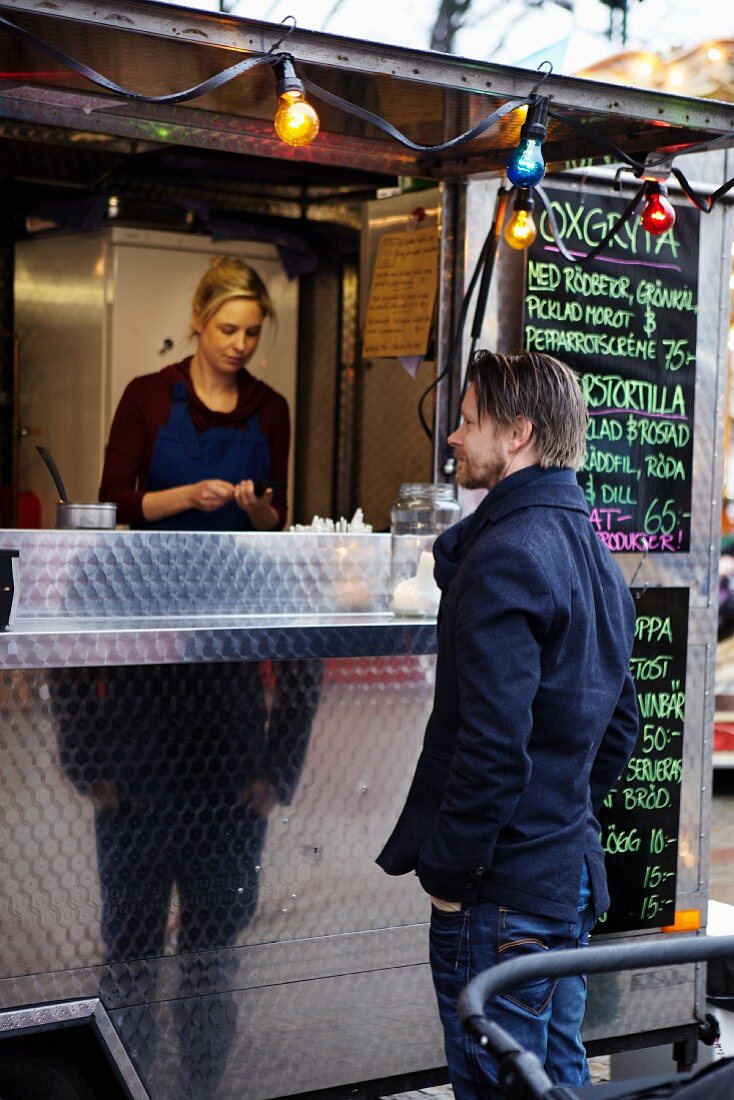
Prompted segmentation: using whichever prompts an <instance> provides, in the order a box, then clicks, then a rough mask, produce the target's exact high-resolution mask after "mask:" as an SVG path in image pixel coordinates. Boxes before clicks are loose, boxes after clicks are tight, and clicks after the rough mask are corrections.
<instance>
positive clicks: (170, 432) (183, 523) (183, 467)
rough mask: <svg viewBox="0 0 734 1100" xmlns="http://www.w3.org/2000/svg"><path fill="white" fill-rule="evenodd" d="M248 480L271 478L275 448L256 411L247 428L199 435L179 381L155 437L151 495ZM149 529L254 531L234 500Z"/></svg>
mask: <svg viewBox="0 0 734 1100" xmlns="http://www.w3.org/2000/svg"><path fill="white" fill-rule="evenodd" d="M245 478H247V479H251V480H252V481H267V480H268V479H269V478H270V447H269V445H268V439H267V436H265V435H263V433H262V431H261V429H260V418H259V417H258V415H257V413H253V415H252V416H251V417H250V419H249V420H248V421H247V423H246V424H245V426H244V428H209V429H208V430H207V431H204V432H198V431H197V430H196V428H195V427H194V423H193V421H192V419H191V414H190V413H189V399H188V391H187V389H186V385H185V383H184V382H176V383H175V384H174V386H173V405H172V406H171V414H170V416H169V417H168V422H167V423H166V424H165V425H164V426H163V427H162V428H160V429H159V431H158V435H157V436H156V441H155V447H154V450H153V458H152V459H151V462H150V470H149V471H148V491H149V492H153V493H155V492H158V491H159V490H161V489H175V488H177V487H178V486H179V485H193V484H195V483H196V482H197V481H207V480H211V479H217V480H220V481H229V482H231V483H232V484H233V485H237V484H238V483H239V482H240V481H242V480H243V479H245ZM147 526H148V527H151V528H156V529H159V530H165V531H251V530H252V524H251V523H250V520H249V517H248V515H247V512H245V511H243V510H242V508H240V506H239V505H238V504H237V502H236V501H234V500H232V501H230V502H229V503H228V504H225V505H224V506H223V507H222V508H218V509H217V510H216V511H215V512H201V511H199V510H198V509H197V508H190V509H187V511H185V512H180V513H179V514H178V515H177V516H168V517H167V518H166V519H159V520H155V521H154V522H152V523H148V524H147Z"/></svg>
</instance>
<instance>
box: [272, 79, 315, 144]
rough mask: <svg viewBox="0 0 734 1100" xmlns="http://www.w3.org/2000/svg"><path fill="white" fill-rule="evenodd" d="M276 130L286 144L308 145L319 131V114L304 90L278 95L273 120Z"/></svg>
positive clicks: (289, 91)
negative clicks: (304, 93) (306, 97)
mask: <svg viewBox="0 0 734 1100" xmlns="http://www.w3.org/2000/svg"><path fill="white" fill-rule="evenodd" d="M273 125H274V126H275V132H276V134H277V135H278V137H279V138H280V140H281V141H284V142H285V144H286V145H292V146H295V147H298V146H300V145H308V144H310V142H312V141H313V139H314V138H315V137H316V135H317V134H318V132H319V116H318V115H317V114H316V111H315V110H314V108H313V107H312V106H311V104H310V103H309V102H308V101H307V100H306V99H305V98H304V95H303V92H298V91H292V90H288V91H285V92H283V93H282V94H281V95H280V96H279V97H278V110H277V111H276V112H275V119H274V120H273Z"/></svg>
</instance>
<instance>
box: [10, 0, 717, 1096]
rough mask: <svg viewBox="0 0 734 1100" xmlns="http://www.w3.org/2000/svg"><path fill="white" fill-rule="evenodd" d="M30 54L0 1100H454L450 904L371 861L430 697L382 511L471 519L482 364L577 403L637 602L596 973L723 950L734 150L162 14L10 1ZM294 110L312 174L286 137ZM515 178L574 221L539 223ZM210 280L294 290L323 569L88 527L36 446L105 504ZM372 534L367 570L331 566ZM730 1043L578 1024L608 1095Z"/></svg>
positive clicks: (615, 109) (481, 75)
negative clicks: (515, 163) (675, 949)
mask: <svg viewBox="0 0 734 1100" xmlns="http://www.w3.org/2000/svg"><path fill="white" fill-rule="evenodd" d="M0 51H1V52H2V66H1V69H0V104H1V106H2V113H1V117H0V138H1V139H2V146H0V148H1V149H2V152H3V167H4V176H3V179H4V183H3V197H4V212H3V215H4V221H3V225H4V230H5V231H4V233H3V236H2V240H1V241H0V251H1V254H2V273H3V275H2V279H0V313H1V315H2V320H1V321H0V325H1V326H2V333H1V335H2V347H1V349H0V350H1V352H2V357H3V358H2V370H3V379H4V381H3V386H2V389H3V393H4V395H5V396H4V402H3V405H2V408H1V409H0V416H2V418H3V419H2V424H3V429H2V431H3V433H4V436H3V438H4V439H5V442H6V446H5V450H4V452H3V455H2V459H1V460H2V463H3V476H2V480H3V482H4V483H6V485H7V487H8V491H7V492H6V494H5V496H4V497H3V509H4V514H3V529H2V531H0V551H1V552H0V560H1V562H2V567H3V569H4V573H3V590H4V594H5V596H6V597H7V598H6V599H5V603H4V604H3V607H4V608H6V615H5V621H6V622H7V623H8V626H7V629H5V630H4V631H3V632H2V633H1V634H0V662H1V663H2V672H1V674H0V707H1V708H2V719H3V720H2V723H1V724H0V730H1V731H2V732H1V733H0V736H1V737H2V744H3V768H2V772H1V778H0V806H1V807H2V822H3V830H2V832H3V836H2V848H1V849H0V851H1V852H2V882H3V886H2V941H1V942H2V947H1V948H0V955H1V958H2V962H1V964H0V966H1V970H0V997H1V1001H0V1095H2V1097H3V1100H13V1098H14V1097H20V1096H27V1095H33V1096H39V1097H41V1096H43V1097H48V1096H54V1097H60V1098H65V1100H88V1098H89V1097H98V1098H105V1100H110V1098H112V1097H116V1096H119V1097H135V1098H143V1097H150V1098H152V1100H174V1098H180V1097H187V1098H191V1100H193V1098H197V1100H199V1098H200V1100H203V1098H205V1097H206V1098H209V1097H217V1098H222V1100H226V1098H227V1097H232V1098H234V1097H238V1098H241V1097H247V1098H248V1100H267V1098H271V1097H286V1096H287V1097H295V1096H303V1095H309V1096H318V1097H320V1098H323V1100H326V1098H328V1097H334V1098H336V1097H338V1096H343V1095H345V1094H346V1091H347V1090H348V1091H349V1095H353V1096H363V1097H370V1096H375V1097H376V1096H380V1095H384V1094H386V1093H388V1092H393V1093H394V1092H397V1091H400V1090H401V1089H406V1088H414V1087H422V1086H427V1085H430V1084H435V1083H439V1082H441V1081H445V1080H446V1071H445V1067H444V1056H443V1049H442V1037H441V1034H440V1027H439V1023H438V1019H437V1014H436V1010H435V1005H434V996H433V990H432V986H431V980H430V974H429V968H428V961H427V906H426V899H425V897H424V896H422V894H421V891H420V889H419V887H418V883H417V881H416V880H415V879H414V878H413V877H412V876H407V877H405V878H402V879H388V878H386V877H385V876H383V875H382V873H381V872H380V871H379V870H378V868H377V867H376V866H375V864H374V858H375V855H376V854H377V852H378V851H379V849H380V847H381V845H382V843H383V842H384V840H385V838H386V836H387V834H388V832H389V830H390V828H391V826H392V823H393V821H394V818H395V816H396V814H397V812H398V810H399V808H400V807H401V805H402V800H403V798H404V796H405V793H406V790H407V786H408V783H409V781H410V778H411V775H412V771H413V766H414V763H415V760H416V758H417V754H418V752H419V748H420V744H421V740H422V735H423V730H424V728H425V722H426V720H427V717H428V714H429V712H430V707H431V701H432V680H433V660H434V657H433V655H434V653H435V622H433V621H432V620H431V618H430V617H426V616H421V615H417V614H416V615H410V614H408V615H395V614H393V613H391V612H390V610H389V603H388V601H389V596H390V585H391V580H390V575H391V574H390V560H391V536H390V534H389V524H390V505H391V501H392V500H393V498H394V497H395V495H396V493H397V490H398V487H399V485H400V484H401V483H406V482H414V483H444V482H447V481H450V477H451V467H450V464H449V463H448V461H447V460H448V458H449V456H448V455H447V447H446V438H447V436H448V434H450V431H451V430H452V426H453V424H454V422H455V419H456V415H457V409H458V405H459V401H460V396H461V385H462V377H463V374H464V370H465V367H466V362H467V357H468V355H469V354H470V353H471V351H472V349H473V348H474V347H475V346H476V345H477V344H478V343H481V344H483V345H490V346H493V347H496V348H498V349H500V350H513V349H514V348H517V347H518V346H521V345H523V344H525V345H526V346H528V347H533V348H535V349H537V350H542V351H548V352H552V353H553V354H556V355H558V356H559V357H561V358H565V359H568V360H569V361H570V362H571V363H572V364H573V365H574V367H576V368H577V369H578V370H579V372H580V375H581V378H582V382H583V386H584V392H585V394H586V398H587V402H588V405H589V410H590V414H591V416H590V420H591V429H590V433H589V452H588V455H587V461H586V464H585V467H584V470H583V471H582V472H581V474H580V480H581V483H582V485H583V487H584V490H585V493H586V495H587V499H588V500H589V504H590V509H591V516H592V522H593V523H594V524H595V526H596V528H597V531H598V533H599V537H600V538H602V539H603V540H604V541H605V542H606V543H607V544H608V545H609V546H610V548H611V549H612V551H613V552H615V554H616V555H617V559H618V561H619V564H620V566H621V568H622V570H623V571H624V574H625V577H626V579H627V580H628V583H629V584H630V586H631V588H632V590H633V592H634V594H635V597H636V599H637V602H638V628H637V639H636V647H635V653H634V656H633V666H634V672H635V675H636V679H637V683H638V688H639V700H640V712H641V725H640V741H639V744H638V747H637V750H636V752H635V755H634V757H633V759H632V761H631V762H630V765H629V767H628V769H627V770H626V772H625V773H624V775H623V776H622V777H620V781H619V783H618V785H617V788H616V789H615V790H614V791H613V792H612V793H611V794H610V796H609V799H608V800H607V806H606V807H605V818H604V821H603V830H604V845H605V849H606V852H607V856H608V865H609V873H610V881H611V886H612V895H613V903H612V908H611V909H610V912H609V914H608V917H607V920H606V922H604V923H602V924H601V925H600V926H599V928H598V929H597V932H596V934H595V937H594V938H595V941H596V942H604V941H607V940H610V939H612V940H613V939H623V940H627V939H630V940H643V941H644V938H646V937H649V938H650V939H651V940H653V939H656V938H659V937H661V936H671V935H676V936H685V935H689V936H693V935H703V934H705V929H706V906H707V898H708V894H707V859H708V857H707V830H708V819H709V797H710V769H711V731H712V724H713V712H714V699H713V683H714V680H713V677H714V655H715V643H716V592H717V567H718V541H719V516H720V506H719V505H720V495H721V482H722V463H723V458H722V447H721V444H720V441H721V439H722V426H723V416H724V399H725V393H726V372H727V354H728V353H727V334H728V327H729V310H730V305H729V269H730V262H731V260H730V244H729V242H730V238H731V210H730V207H729V206H728V204H727V192H726V190H725V189H723V185H724V183H725V182H726V181H727V180H728V179H729V178H730V177H731V176H732V175H734V170H733V168H732V164H733V162H732V156H731V152H730V148H731V146H732V145H734V108H733V107H732V106H731V105H730V104H723V103H717V102H711V101H701V100H695V99H688V98H686V97H684V96H681V95H677V94H676V95H669V94H665V93H656V92H650V91H641V90H637V89H634V88H621V87H616V86H612V85H605V84H601V83H595V82H591V81H586V80H579V79H572V78H568V77H564V76H556V75H554V74H552V73H551V74H548V73H547V72H545V70H541V71H540V72H532V71H527V70H523V69H519V68H511V67H504V66H499V65H495V64H492V63H490V62H486V61H474V60H467V59H462V58H456V57H451V56H444V55H439V54H435V53H431V52H426V51H418V50H409V49H398V48H392V47H386V46H383V45H376V44H373V43H368V42H362V41H357V40H352V39H346V38H340V37H336V36H331V35H325V34H317V33H312V32H307V31H304V30H301V29H299V28H293V27H291V26H290V25H289V24H286V25H273V24H269V23H262V22H254V21H251V20H245V19H240V18H235V17H233V16H229V15H215V14H208V13H202V12H197V11H190V10H188V9H184V8H177V7H173V6H168V5H165V6H164V5H157V4H155V3H145V2H142V0H119V2H116V3H115V4H114V5H113V4H99V3H96V2H92V0H67V2H65V3H64V4H53V3H49V2H48V0H0ZM294 82H295V84H294ZM278 84H280V90H281V92H282V90H283V87H284V86H285V90H286V91H289V90H290V91H291V92H293V91H294V90H295V92H296V93H297V96H296V98H298V96H301V95H303V96H305V97H306V98H307V99H308V100H309V101H310V102H311V103H312V104H313V105H315V106H316V108H317V110H318V112H319V116H320V131H319V133H318V136H317V137H316V138H315V139H314V140H313V141H311V142H310V144H307V145H304V146H292V145H288V144H284V143H283V141H281V139H280V138H279V137H278V136H277V135H276V133H275V132H274V130H273V116H274V113H275V110H276V106H277V91H278ZM296 85H299V86H296ZM539 100H541V101H543V102H540V103H539ZM540 116H543V117H540ZM526 122H527V128H526V129H524V126H525V123H526ZM533 127H536V129H533ZM542 130H545V131H546V135H545V137H544V138H543V137H542V135H541V137H539V136H538V135H539V133H540V132H541V131H542ZM530 131H532V132H530ZM528 141H532V142H534V143H535V145H536V146H538V147H540V146H542V155H543V157H544V160H545V166H546V172H545V178H544V179H543V182H542V186H535V184H529V183H528V178H525V179H524V180H523V182H524V183H526V184H527V186H523V187H522V188H520V190H519V191H515V192H513V193H509V192H508V191H507V190H506V180H505V169H506V165H507V162H508V158H512V157H514V156H515V154H516V152H517V150H518V148H519V147H520V145H522V144H523V143H525V145H526V146H527V142H528ZM536 152H537V149H536ZM620 167H623V168H625V169H628V170H625V171H618V168H620ZM676 173H677V174H676ZM666 186H667V197H666V196H665V195H664V194H663V189H664V188H665V187H666ZM712 195H713V196H714V197H715V201H714V202H713V204H711V203H710V202H709V199H710V197H711V196H712ZM661 196H662V197H663V198H666V202H670V203H671V204H672V209H673V210H674V213H675V215H676V217H675V223H674V224H673V223H672V222H670V221H669V222H668V224H667V227H666V228H665V231H664V232H663V233H662V234H660V233H658V234H656V233H651V232H649V231H648V229H647V228H646V227H645V221H644V220H643V222H642V223H640V216H641V215H640V211H642V217H643V219H644V217H645V215H646V212H647V214H648V219H649V217H650V216H652V215H651V214H650V210H652V209H653V208H656V206H659V205H661V202H660V197H661ZM692 199H693V200H698V203H699V206H696V205H695V202H694V201H691V200H692ZM529 200H531V201H533V202H535V209H534V217H535V223H536V231H537V233H536V236H535V239H534V240H533V241H532V243H530V242H529V241H528V240H527V239H526V241H525V242H524V243H528V244H529V248H528V249H527V250H525V249H518V248H516V247H515V246H514V245H512V246H510V245H509V244H508V243H507V242H506V237H505V232H504V229H503V226H504V227H505V229H507V230H508V231H509V232H510V236H512V233H513V231H514V230H517V229H518V227H521V226H522V224H527V220H528V218H527V215H528V214H529V213H531V214H532V213H533V211H532V210H529V209H528V207H529ZM662 206H663V208H664V210H665V204H662ZM709 206H710V209H709ZM699 207H700V208H699ZM511 222H512V223H514V230H511V229H510V223H511ZM648 225H649V220H648ZM515 244H517V240H515ZM217 254H227V255H236V256H242V257H244V258H245V259H247V261H248V262H249V263H252V265H253V266H254V267H256V268H261V269H262V271H263V273H264V276H265V277H266V279H267V281H268V283H269V285H270V286H271V288H272V291H273V296H274V300H275V306H276V311H277V312H278V326H277V328H276V331H275V333H274V335H273V338H272V343H268V340H267V339H265V338H264V339H263V347H262V348H261V352H262V360H261V361H260V364H259V366H257V365H254V366H253V370H257V369H259V370H261V371H262V373H263V376H264V377H269V378H277V383H274V384H275V385H276V388H278V389H279V391H280V392H282V393H283V394H284V395H285V396H286V398H287V400H288V401H289V403H290V409H291V419H292V423H293V426H294V446H293V448H292V453H293V462H292V466H291V475H290V480H291V487H290V500H291V505H290V507H291V511H290V518H291V519H292V520H293V522H294V524H295V525H296V526H298V525H300V526H301V527H306V528H309V529H305V530H303V529H302V530H298V529H296V530H289V531H284V532H277V533H274V532H273V533H266V532H249V533H231V532H194V531H151V530H124V529H117V528H115V527H112V526H109V527H108V529H98V528H97V529H91V528H85V527H84V526H83V520H81V519H79V520H78V521H77V523H76V524H75V525H72V526H66V527H58V526H57V505H56V502H57V494H55V493H54V491H53V486H52V483H51V479H50V475H49V472H48V470H47V469H46V468H45V467H44V465H43V463H42V461H41V458H40V457H39V455H38V453H37V446H39V445H40V446H42V447H46V449H47V450H48V452H49V453H50V454H51V455H52V457H53V458H55V460H56V463H57V466H58V468H59V471H60V474H61V477H62V479H63V480H64V483H65V487H66V489H68V491H69V493H70V495H71V497H72V501H71V503H73V502H74V500H77V501H78V502H79V504H80V505H83V504H85V503H90V502H93V501H96V499H97V498H96V492H97V486H98V484H99V475H100V470H101V462H102V454H103V448H104V443H105V439H106V437H107V433H108V431H109V425H110V419H111V417H112V414H113V412H114V408H115V405H116V402H117V400H118V398H119V395H120V393H121V392H122V389H123V388H124V386H125V385H126V383H127V382H128V381H129V380H130V378H132V377H133V376H135V375H138V374H144V373H146V372H151V371H154V370H157V369H159V368H160V367H161V366H163V365H165V363H166V362H168V361H172V360H173V358H174V357H175V356H176V354H177V352H178V345H179V342H180V341H182V340H183V338H184V334H185V328H186V323H187V320H188V311H189V303H190V300H191V293H192V291H193V287H194V285H195V283H196V280H197V279H198V277H199V274H200V273H201V271H202V269H203V267H205V266H206V263H207V262H208V259H209V257H210V256H211V255H217ZM386 296H387V301H388V307H387V308H385V307H384V302H385V298H386ZM380 301H381V302H382V303H383V307H382V312H381V311H380V308H378V305H379V302H380ZM434 305H435V309H434ZM408 329H410V330H411V335H410V339H404V337H405V336H406V333H407V332H408ZM413 330H416V331H417V332H418V335H416V334H415V332H414V331H413ZM169 356H170V360H169V358H168V357H169ZM419 399H420V400H421V416H422V418H423V422H424V424H425V427H427V429H428V434H427V433H426V432H425V431H424V428H423V426H422V424H421V417H420V416H419V415H418V414H417V412H416V408H417V406H418V404H419ZM429 436H430V438H429ZM462 504H463V505H464V506H465V507H470V506H471V501H470V500H469V499H466V500H462ZM358 507H361V508H362V509H363V511H364V518H365V520H366V521H367V523H368V524H370V525H371V526H372V527H373V530H372V531H368V530H366V529H365V528H364V526H363V525H361V524H359V523H358V522H355V523H354V524H353V525H352V524H350V523H346V522H345V523H344V524H343V525H342V529H341V530H339V529H338V528H337V529H336V530H333V531H331V530H321V529H317V528H315V527H314V526H313V525H311V526H310V527H309V521H310V520H311V517H313V516H314V515H318V516H323V517H331V518H334V519H338V518H339V517H340V516H352V514H353V512H354V511H355V510H356V509H357V508H358ZM39 513H40V515H39ZM80 514H82V513H80ZM11 597H12V599H11ZM6 605H7V607H6ZM255 780H257V781H262V782H265V781H267V784H266V785H267V790H268V792H269V796H270V797H269V802H268V805H267V806H266V805H265V803H263V804H262V805H261V806H260V808H259V809H258V811H257V812H255V811H254V810H252V804H253V802H252V800H253V790H254V787H253V783H254V782H255ZM111 945H114V947H112V946H111ZM706 1029H707V1020H706V1004H705V995H704V973H703V970H702V968H701V967H700V966H697V965H694V964H690V965H685V966H679V967H664V968H658V969H653V970H644V971H631V972H629V973H625V974H621V975H611V976H603V977H602V976H597V980H595V981H590V992H589V1005H588V1012H587V1019H586V1023H585V1033H584V1034H585V1039H586V1041H587V1045H588V1048H589V1050H590V1051H591V1052H600V1053H602V1052H610V1051H615V1050H624V1049H628V1048H632V1047H642V1046H655V1045H661V1044H675V1051H676V1057H677V1058H678V1060H679V1061H680V1062H691V1061H693V1060H695V1050H696V1044H697V1041H698V1039H699V1036H700V1035H701V1034H702V1032H705V1031H706ZM29 1090H33V1091H31V1092H29Z"/></svg>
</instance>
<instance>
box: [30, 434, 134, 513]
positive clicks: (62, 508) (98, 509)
mask: <svg viewBox="0 0 734 1100" xmlns="http://www.w3.org/2000/svg"><path fill="white" fill-rule="evenodd" d="M36 450H37V451H38V453H39V455H40V456H41V458H42V459H43V461H44V462H45V463H46V466H47V467H48V470H49V473H50V474H51V477H52V478H53V479H54V484H55V486H56V488H57V490H58V493H59V496H60V497H61V500H59V501H57V503H56V527H57V528H63V529H65V530H67V531H68V530H69V529H71V530H74V531H114V529H115V523H116V521H117V505H116V504H98V503H97V501H89V502H84V503H80V502H78V501H73V500H69V498H68V496H67V495H66V489H65V487H64V483H63V481H62V480H61V474H60V473H59V471H58V468H57V466H56V463H55V462H54V460H53V459H52V458H51V455H50V453H49V452H48V451H47V449H46V448H45V447H40V446H36Z"/></svg>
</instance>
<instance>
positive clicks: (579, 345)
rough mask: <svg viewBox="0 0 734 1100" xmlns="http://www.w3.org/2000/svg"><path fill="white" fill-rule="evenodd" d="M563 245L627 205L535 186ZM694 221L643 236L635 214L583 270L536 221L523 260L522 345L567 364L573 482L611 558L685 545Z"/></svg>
mask: <svg viewBox="0 0 734 1100" xmlns="http://www.w3.org/2000/svg"><path fill="white" fill-rule="evenodd" d="M545 191H546V194H547V196H548V198H549V199H550V200H551V205H552V209H553V212H554V217H555V221H556V224H557V227H558V232H559V236H560V238H561V240H562V241H563V244H564V245H565V247H566V250H567V251H568V252H569V253H570V254H571V255H574V256H576V257H580V256H584V255H586V254H587V253H588V252H589V251H590V249H591V248H593V247H594V245H595V244H597V243H598V242H599V241H600V240H601V238H602V237H603V236H604V234H605V233H606V231H607V230H608V228H609V226H610V225H611V224H613V223H614V221H616V219H617V217H618V216H619V214H620V213H621V212H622V211H623V210H624V209H625V208H626V206H627V205H628V202H629V199H628V198H623V197H621V196H619V195H616V194H613V193H611V194H605V195H597V194H589V193H579V192H577V191H572V190H566V189H562V188H556V187H546V188H545ZM699 227H700V215H699V214H698V212H697V211H695V210H694V209H693V208H691V209H690V210H687V209H685V208H683V209H681V208H680V207H677V208H676V223H675V226H674V227H673V228H672V229H671V230H668V232H666V233H664V234H663V235H661V236H659V237H652V236H650V234H649V233H647V232H646V231H645V230H644V229H643V228H642V226H641V225H640V220H639V216H637V215H636V216H635V217H634V218H633V219H632V220H631V222H628V223H627V225H626V226H624V227H623V228H622V229H621V230H620V233H619V236H617V237H615V238H614V240H613V241H611V242H610V243H609V244H608V245H607V246H606V247H605V249H604V250H603V254H602V255H599V256H597V257H596V258H595V259H593V260H592V261H590V262H589V263H588V264H580V263H574V262H572V261H571V260H567V259H566V258H565V257H564V256H563V255H562V253H561V252H560V251H559V248H558V245H557V244H556V243H555V240H554V238H553V234H552V232H551V229H550V226H549V221H548V217H547V214H546V213H545V212H544V213H543V215H542V217H541V218H540V219H539V224H538V236H537V238H536V240H535V243H534V244H533V245H532V246H531V248H530V250H529V254H528V267H527V280H526V290H525V303H524V304H525V317H524V346H525V347H526V348H528V349H529V350H532V351H541V352H546V353H548V354H549V355H554V356H555V357H556V358H558V359H562V360H564V362H567V363H569V364H570V365H571V366H572V367H573V368H574V369H575V370H577V371H578V372H579V374H580V376H581V381H582V385H583V389H584V396H585V398H586V403H587V406H588V409H589V414H590V425H589V434H588V447H587V454H586V462H585V464H584V468H583V470H582V471H581V473H580V474H579V481H580V483H581V485H582V487H583V489H584V491H585V493H586V498H587V501H588V502H589V507H590V509H591V519H592V522H593V524H594V526H595V528H596V530H597V532H598V534H599V536H600V538H601V539H602V540H603V541H604V542H605V543H606V545H607V546H608V547H609V549H610V550H612V551H631V552H635V551H643V550H644V549H645V548H646V546H647V548H648V549H649V550H650V551H651V552H652V553H667V552H679V551H687V550H689V549H690V527H691V469H692V464H693V411H694V409H693V407H694V390H695V372H696V321H697V313H698V234H699Z"/></svg>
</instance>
